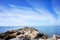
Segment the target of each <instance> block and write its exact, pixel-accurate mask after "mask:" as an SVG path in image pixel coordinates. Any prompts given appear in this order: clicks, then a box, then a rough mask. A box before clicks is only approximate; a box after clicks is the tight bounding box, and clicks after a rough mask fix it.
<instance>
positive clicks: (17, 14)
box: [0, 0, 60, 26]
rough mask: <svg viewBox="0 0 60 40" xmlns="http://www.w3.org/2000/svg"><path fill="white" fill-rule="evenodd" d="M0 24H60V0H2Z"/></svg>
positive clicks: (0, 1)
mask: <svg viewBox="0 0 60 40" xmlns="http://www.w3.org/2000/svg"><path fill="white" fill-rule="evenodd" d="M0 26H60V0H0Z"/></svg>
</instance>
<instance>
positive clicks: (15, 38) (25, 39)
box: [0, 27, 48, 40]
mask: <svg viewBox="0 0 60 40" xmlns="http://www.w3.org/2000/svg"><path fill="white" fill-rule="evenodd" d="M40 38H41V39H47V38H48V36H47V35H45V34H44V33H42V32H40V31H38V30H37V29H35V28H32V27H24V28H21V29H18V30H11V31H7V32H5V33H2V34H0V40H39V39H40Z"/></svg>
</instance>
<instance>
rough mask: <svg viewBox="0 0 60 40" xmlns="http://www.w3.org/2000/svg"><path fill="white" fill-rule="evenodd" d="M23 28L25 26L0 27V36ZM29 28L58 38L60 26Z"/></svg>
mask: <svg viewBox="0 0 60 40" xmlns="http://www.w3.org/2000/svg"><path fill="white" fill-rule="evenodd" d="M23 27H25V26H0V34H1V33H4V32H6V31H10V30H18V29H21V28H23ZM28 27H29V26H28ZM30 27H33V28H36V29H37V30H39V31H40V32H43V33H45V34H46V35H49V36H53V35H58V36H60V26H30Z"/></svg>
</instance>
